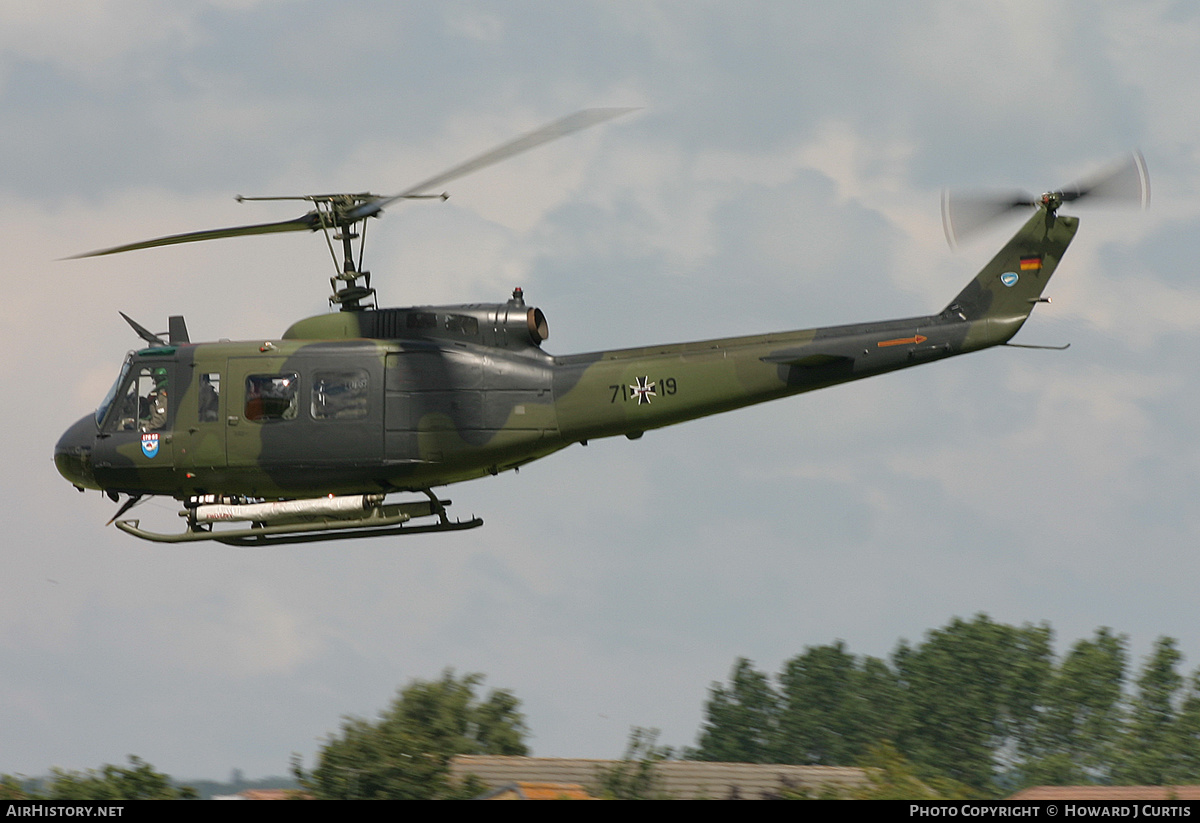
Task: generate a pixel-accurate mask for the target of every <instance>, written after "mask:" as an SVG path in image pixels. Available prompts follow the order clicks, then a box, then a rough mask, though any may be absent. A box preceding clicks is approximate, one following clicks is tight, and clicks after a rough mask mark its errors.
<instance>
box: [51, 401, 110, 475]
mask: <svg viewBox="0 0 1200 823" xmlns="http://www.w3.org/2000/svg"><path fill="white" fill-rule="evenodd" d="M95 442H96V418H95V417H93V416H92V415H90V414H89V415H87V416H86V417H81V418H79V420H77V421H76V422H75V423H74V424H73V425H72V426H71V428H69V429H67V430H66V431H65V432H63V436H62V437H60V438H58V443H57V444H55V446H54V465H55V466H57V467H58V473H59V474H61V475H62V476H63V477H65V478H67V480H69V481H71V483H72V484H73V485H74V486H75V487H76V488H78V489H80V490H81V491H82V490H83V489H84V488H88V489H98V488H100V487H99V486H97V485H96V478H95V476H94V475H93V474H92V445H93V444H94V443H95Z"/></svg>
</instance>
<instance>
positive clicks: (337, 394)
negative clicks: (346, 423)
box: [312, 369, 370, 420]
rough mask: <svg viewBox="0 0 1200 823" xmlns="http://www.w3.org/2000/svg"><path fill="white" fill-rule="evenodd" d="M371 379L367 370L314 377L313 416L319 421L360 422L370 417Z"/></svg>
mask: <svg viewBox="0 0 1200 823" xmlns="http://www.w3.org/2000/svg"><path fill="white" fill-rule="evenodd" d="M369 389H370V377H369V375H368V374H367V372H366V371H365V370H364V369H343V370H340V371H318V372H316V373H314V374H313V389H312V416H313V418H314V419H316V420H358V419H360V418H363V417H366V416H367V398H368V391H369Z"/></svg>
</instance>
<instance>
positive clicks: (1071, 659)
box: [1021, 627, 1128, 786]
mask: <svg viewBox="0 0 1200 823" xmlns="http://www.w3.org/2000/svg"><path fill="white" fill-rule="evenodd" d="M1127 645H1128V639H1127V638H1126V637H1125V636H1124V635H1114V634H1113V633H1112V632H1111V630H1110V629H1108V628H1106V627H1102V628H1099V629H1097V630H1096V634H1095V636H1094V637H1093V638H1092V639H1090V640H1080V641H1078V642H1077V643H1076V644H1075V645H1074V646H1073V647H1072V648H1071V651H1070V652H1069V653H1068V654H1067V656H1066V657H1065V658H1064V659H1063V661H1062V663H1061V664H1060V665H1059V666H1058V667H1057V669H1056V670H1055V672H1054V674H1053V676H1052V677H1051V678H1050V682H1049V684H1048V687H1047V689H1046V690H1045V698H1044V706H1043V709H1042V712H1041V717H1040V720H1039V722H1038V725H1037V728H1036V731H1035V732H1034V735H1033V745H1032V748H1031V750H1030V751H1029V753H1028V754H1029V757H1028V760H1027V763H1026V765H1025V768H1024V776H1023V779H1022V780H1021V783H1022V785H1025V786H1035V785H1058V786H1064V785H1075V784H1080V783H1107V782H1108V781H1109V779H1110V778H1111V773H1112V769H1113V765H1114V762H1115V760H1116V753H1117V747H1118V740H1119V737H1120V734H1121V727H1122V723H1123V721H1124V715H1123V707H1122V704H1121V693H1122V689H1123V688H1124V683H1125V671H1126V661H1127V658H1128V654H1127V652H1126V646H1127Z"/></svg>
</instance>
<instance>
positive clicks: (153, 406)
mask: <svg viewBox="0 0 1200 823" xmlns="http://www.w3.org/2000/svg"><path fill="white" fill-rule="evenodd" d="M146 399H147V400H148V401H149V406H150V419H149V420H148V421H147V423H146V429H147V431H157V430H158V429H161V428H163V427H164V426H166V425H167V370H166V369H164V368H162V367H161V366H160V367H159V368H157V369H155V370H154V388H153V389H152V390H151V392H150V394H149V395H148V396H147V398H146Z"/></svg>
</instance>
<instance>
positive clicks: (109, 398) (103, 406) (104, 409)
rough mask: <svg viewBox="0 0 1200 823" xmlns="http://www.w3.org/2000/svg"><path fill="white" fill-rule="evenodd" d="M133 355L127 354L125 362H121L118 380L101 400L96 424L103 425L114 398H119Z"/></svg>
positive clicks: (97, 410)
mask: <svg viewBox="0 0 1200 823" xmlns="http://www.w3.org/2000/svg"><path fill="white" fill-rule="evenodd" d="M131 359H132V356H127V357H126V358H125V362H124V363H122V364H121V373H120V374H118V375H117V379H116V381H115V382H114V383H113V384H112V388H111V389H109V390H108V394H106V395H104V399H103V400H101V401H100V406H99V407H98V408H97V409H96V425H97V426H99V425H102V424H103V423H104V418H105V416H106V415H107V414H108V410H109V407H111V406H112V403H113V400H116V399H117V392H118V391H120V390H121V384H123V383H124V382H125V375H127V374H129V363H130V360H131Z"/></svg>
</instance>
